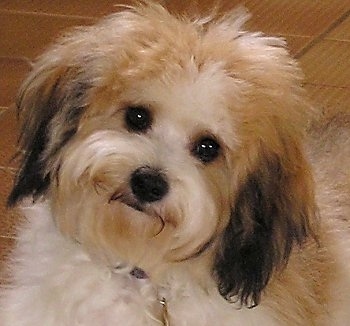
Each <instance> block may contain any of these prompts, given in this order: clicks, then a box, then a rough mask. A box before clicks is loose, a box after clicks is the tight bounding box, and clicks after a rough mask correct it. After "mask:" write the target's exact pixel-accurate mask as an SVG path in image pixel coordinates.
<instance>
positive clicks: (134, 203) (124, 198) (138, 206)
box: [108, 192, 165, 237]
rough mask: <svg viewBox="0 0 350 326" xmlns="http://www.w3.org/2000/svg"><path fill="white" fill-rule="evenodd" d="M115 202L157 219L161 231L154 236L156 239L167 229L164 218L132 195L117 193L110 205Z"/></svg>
mask: <svg viewBox="0 0 350 326" xmlns="http://www.w3.org/2000/svg"><path fill="white" fill-rule="evenodd" d="M113 202H118V203H120V204H122V205H125V206H127V207H129V208H131V209H132V210H135V211H137V212H140V213H142V215H145V216H147V217H149V218H152V219H157V220H158V221H159V223H160V228H159V231H158V232H157V233H156V234H154V237H155V236H157V235H158V234H159V233H161V232H162V231H163V229H164V227H165V220H164V218H163V217H162V216H161V215H160V214H158V213H157V212H156V211H155V210H154V209H152V207H151V206H150V205H149V204H147V203H142V202H139V201H138V200H136V199H135V198H134V197H133V196H132V195H129V194H125V193H121V192H115V193H114V194H113V195H112V196H111V197H110V198H109V201H108V203H109V204H111V203H113Z"/></svg>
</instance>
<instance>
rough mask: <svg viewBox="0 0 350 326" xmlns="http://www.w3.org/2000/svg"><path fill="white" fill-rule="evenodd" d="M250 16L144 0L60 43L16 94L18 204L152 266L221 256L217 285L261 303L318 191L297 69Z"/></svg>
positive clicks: (98, 249)
mask: <svg viewBox="0 0 350 326" xmlns="http://www.w3.org/2000/svg"><path fill="white" fill-rule="evenodd" d="M245 20H246V14H244V13H242V12H234V13H232V14H231V15H227V16H225V17H221V18H219V19H217V20H215V19H207V20H205V19H204V20H190V19H186V18H181V19H179V18H176V17H174V16H172V15H170V14H169V13H168V12H167V11H166V10H165V9H164V8H162V7H161V6H159V5H145V6H141V7H140V8H136V9H131V10H128V11H125V12H121V13H117V14H114V15H112V16H111V17H109V18H107V19H105V20H104V21H102V22H101V23H99V24H97V25H95V26H92V27H87V28H84V29H81V30H78V31H75V32H74V33H72V34H70V35H68V36H66V37H65V38H63V39H62V40H61V42H59V43H58V44H57V45H55V46H53V47H52V48H51V49H50V50H49V51H48V52H47V53H46V54H44V55H43V56H42V57H41V58H40V59H39V60H38V62H37V64H36V66H35V67H34V69H33V72H32V73H31V75H30V76H29V78H28V79H27V80H26V82H25V83H24V85H23V87H22V90H21V93H20V96H19V101H18V107H19V109H20V110H21V111H22V113H23V121H24V128H23V132H22V137H21V143H22V147H23V149H24V150H25V154H24V157H23V163H22V166H21V169H20V171H19V174H18V177H17V180H16V183H15V186H14V188H13V190H12V193H11V195H10V198H9V202H10V204H15V203H17V202H18V201H20V200H21V199H22V198H24V197H26V196H33V197H34V199H37V198H39V197H44V198H47V199H48V200H49V201H50V203H51V208H52V211H53V216H54V218H55V222H56V224H57V226H58V228H59V229H60V231H61V232H62V233H63V234H64V235H66V236H68V237H70V238H72V239H74V240H76V241H78V242H79V243H80V244H81V245H82V246H84V247H85V248H86V249H87V250H88V251H89V252H91V253H92V255H96V256H98V257H100V258H104V259H107V260H108V261H109V262H110V263H111V264H113V261H114V260H115V259H116V257H121V258H122V259H125V260H127V261H128V262H130V263H132V264H135V265H137V266H139V267H141V268H144V269H145V270H146V271H147V272H148V273H152V270H153V269H155V268H157V266H161V265H162V264H181V263H183V262H184V261H188V260H191V259H196V260H200V259H201V257H202V256H205V255H206V254H207V253H208V252H211V253H212V266H211V268H212V269H211V273H212V276H213V277H214V279H215V280H216V281H217V283H218V288H219V291H220V293H221V294H222V295H223V296H224V297H225V298H227V299H232V298H233V297H235V298H237V299H238V300H240V301H241V302H242V303H243V304H257V303H258V302H259V299H260V295H261V291H262V290H263V289H264V288H265V286H266V285H267V283H268V281H269V279H270V277H271V275H272V273H273V271H275V270H277V269H279V268H280V267H282V266H283V265H285V264H286V262H287V261H288V257H289V255H290V253H291V250H292V248H293V246H294V245H295V244H301V243H302V242H303V240H304V239H305V238H306V237H307V235H308V234H309V233H310V232H311V224H312V223H311V222H310V218H312V216H313V215H314V199H313V183H312V177H311V175H310V172H309V167H308V164H307V162H306V160H305V158H304V155H303V151H302V146H301V141H302V130H301V129H302V127H301V126H302V124H303V119H305V107H306V106H305V104H304V102H303V99H302V91H301V89H300V86H299V83H300V80H301V79H300V73H299V70H298V69H297V67H296V65H295V63H294V61H293V60H292V59H291V58H290V57H289V55H288V53H287V52H286V50H285V49H284V47H283V45H284V44H283V41H281V40H279V39H277V38H270V37H265V36H263V35H261V34H259V33H247V32H243V31H242V30H241V27H242V24H243V23H244V21H245Z"/></svg>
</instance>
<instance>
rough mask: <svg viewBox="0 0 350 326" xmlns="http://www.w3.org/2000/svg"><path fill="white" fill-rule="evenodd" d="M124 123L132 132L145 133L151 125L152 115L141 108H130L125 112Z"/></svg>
mask: <svg viewBox="0 0 350 326" xmlns="http://www.w3.org/2000/svg"><path fill="white" fill-rule="evenodd" d="M124 119H125V123H126V126H127V128H128V129H129V130H131V131H134V132H145V131H147V130H148V129H149V128H150V127H151V125H152V115H151V113H150V111H149V110H148V109H147V108H145V107H143V106H130V107H128V108H127V109H126V111H125V116H124Z"/></svg>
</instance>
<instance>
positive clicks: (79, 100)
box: [8, 54, 89, 205]
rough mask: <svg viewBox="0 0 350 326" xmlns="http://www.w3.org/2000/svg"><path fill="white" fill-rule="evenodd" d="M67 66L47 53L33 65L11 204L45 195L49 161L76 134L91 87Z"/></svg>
mask: <svg viewBox="0 0 350 326" xmlns="http://www.w3.org/2000/svg"><path fill="white" fill-rule="evenodd" d="M65 63H66V62H65V58H63V57H60V58H59V59H57V55H56V58H53V56H52V58H51V57H50V54H47V55H46V56H44V57H43V58H42V59H41V60H39V62H38V63H37V64H36V65H35V66H34V69H33V71H32V72H31V74H30V75H29V76H28V78H27V79H26V81H25V82H24V83H23V86H22V88H21V90H20V92H19V96H18V101H17V108H18V111H19V113H20V117H21V120H22V130H21V135H20V139H19V143H20V144H19V145H20V153H19V155H21V159H22V162H21V165H20V169H19V172H18V174H17V177H16V179H15V184H14V186H13V189H12V192H11V193H10V195H9V198H8V205H14V204H16V203H17V202H18V201H19V200H21V199H22V198H24V197H26V196H30V195H32V196H33V198H34V199H35V198H37V197H38V196H41V195H42V194H44V193H45V192H46V190H47V189H48V186H49V183H50V171H49V170H50V169H49V167H48V165H49V161H50V160H51V159H52V157H53V156H54V155H55V154H56V153H57V151H58V150H59V149H60V148H61V147H62V146H63V145H64V144H65V143H66V142H67V141H68V140H69V139H70V138H71V137H72V136H73V135H74V133H75V132H76V129H77V125H78V121H79V118H80V116H81V114H82V112H83V109H84V106H85V105H86V103H85V101H84V98H85V93H86V90H87V88H88V87H89V86H88V82H87V81H86V78H84V77H83V73H82V71H81V70H80V69H79V67H77V66H74V65H71V66H68V65H66V64H65Z"/></svg>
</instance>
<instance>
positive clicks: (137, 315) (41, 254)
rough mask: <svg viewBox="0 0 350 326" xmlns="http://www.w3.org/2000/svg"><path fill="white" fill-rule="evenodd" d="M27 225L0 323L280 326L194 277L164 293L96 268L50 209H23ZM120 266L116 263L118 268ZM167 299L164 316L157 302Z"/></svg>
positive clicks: (178, 279) (124, 271) (125, 273)
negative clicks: (229, 300) (203, 286)
mask: <svg viewBox="0 0 350 326" xmlns="http://www.w3.org/2000/svg"><path fill="white" fill-rule="evenodd" d="M23 212H24V214H25V216H26V218H27V220H28V222H27V223H24V225H23V227H22V228H21V231H20V232H19V245H18V247H17V249H16V252H15V254H14V257H13V259H14V262H15V264H16V269H15V274H14V275H13V277H14V278H15V283H16V284H17V287H16V288H14V289H9V290H8V291H9V292H8V293H6V292H5V298H6V303H3V304H2V307H9V310H5V311H4V310H1V325H4V326H7V325H12V326H25V325H31V326H32V325H33V326H34V325H50V326H67V325H69V326H75V325H77V326H78V325H82V326H97V325H98V326H114V325H116V326H119V325H120V326H122V325H123V326H124V325H125V326H126V325H130V326H139V325H149V326H160V325H168V324H166V322H168V323H169V325H170V326H173V325H174V326H189V325H191V326H192V325H201V326H213V325H221V326H241V325H245V326H254V325H256V326H275V325H276V326H277V325H279V322H278V321H274V319H273V313H269V312H268V310H266V309H264V308H263V307H257V308H255V309H252V310H248V309H243V308H242V309H238V308H237V307H233V306H232V305H230V304H229V303H227V302H225V300H224V299H223V298H222V297H221V296H220V295H219V294H216V292H217V290H216V288H215V285H213V286H214V287H213V293H211V294H210V293H207V292H205V291H203V289H201V288H200V287H199V286H198V284H196V281H195V280H193V279H191V276H190V275H184V274H179V275H176V274H174V275H172V276H171V277H170V278H169V281H168V283H167V285H166V286H164V287H159V288H157V287H155V286H153V285H152V283H151V282H150V280H148V279H137V278H136V277H134V276H132V275H130V271H131V270H130V269H128V268H127V267H124V268H120V269H116V268H113V266H110V267H107V266H103V265H102V264H101V265H99V264H96V263H95V262H92V261H91V259H90V258H89V257H88V255H87V254H85V253H84V252H83V251H82V250H81V249H80V246H79V244H77V243H73V242H71V241H69V240H67V239H64V238H63V237H62V235H60V234H59V233H58V232H57V229H56V227H55V225H54V223H53V219H52V216H51V213H50V209H49V207H48V205H47V204H46V203H38V204H35V205H33V206H28V207H24V208H23ZM116 265H117V263H116ZM163 297H164V298H165V299H166V304H167V313H166V312H165V311H164V307H163V306H162V304H161V303H160V300H161V299H162V298H163Z"/></svg>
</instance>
